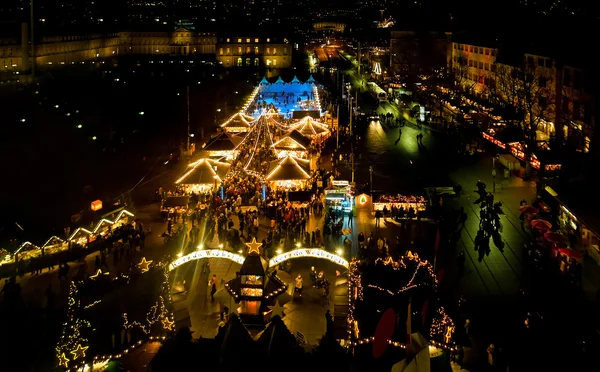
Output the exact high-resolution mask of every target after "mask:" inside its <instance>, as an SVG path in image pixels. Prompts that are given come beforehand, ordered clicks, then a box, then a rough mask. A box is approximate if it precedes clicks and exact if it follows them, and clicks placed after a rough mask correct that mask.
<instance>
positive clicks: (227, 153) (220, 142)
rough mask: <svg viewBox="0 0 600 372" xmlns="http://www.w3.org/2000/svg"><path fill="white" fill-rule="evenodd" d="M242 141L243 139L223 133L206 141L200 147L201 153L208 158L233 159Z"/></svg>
mask: <svg viewBox="0 0 600 372" xmlns="http://www.w3.org/2000/svg"><path fill="white" fill-rule="evenodd" d="M243 139H244V138H243V137H240V136H237V135H234V134H232V133H227V132H224V133H221V134H219V135H217V136H215V137H213V138H211V139H210V140H208V142H207V143H206V144H204V145H203V146H202V152H203V153H204V154H205V155H206V156H208V157H219V158H225V159H228V160H229V159H233V158H234V157H235V156H236V155H237V152H238V146H239V144H240V143H241V142H242V141H243Z"/></svg>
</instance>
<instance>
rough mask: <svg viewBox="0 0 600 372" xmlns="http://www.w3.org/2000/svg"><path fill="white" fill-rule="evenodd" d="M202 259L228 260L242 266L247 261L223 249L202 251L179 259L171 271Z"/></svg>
mask: <svg viewBox="0 0 600 372" xmlns="http://www.w3.org/2000/svg"><path fill="white" fill-rule="evenodd" d="M202 258H226V259H228V260H231V261H233V262H236V263H239V264H240V265H241V264H243V263H244V260H245V259H246V258H245V257H244V256H242V255H239V254H237V253H231V252H228V251H225V250H222V249H202V250H198V251H194V252H192V253H190V254H187V255H185V256H183V257H179V258H178V259H176V260H175V261H173V262H171V264H170V265H169V271H171V270H174V269H176V268H178V267H179V266H181V265H183V264H185V263H188V262H190V261H194V260H200V259H202Z"/></svg>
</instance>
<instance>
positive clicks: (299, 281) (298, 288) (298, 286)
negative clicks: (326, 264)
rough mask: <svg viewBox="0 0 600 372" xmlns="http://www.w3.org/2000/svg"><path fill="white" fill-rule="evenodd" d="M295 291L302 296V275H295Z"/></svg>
mask: <svg viewBox="0 0 600 372" xmlns="http://www.w3.org/2000/svg"><path fill="white" fill-rule="evenodd" d="M295 287H296V288H295V291H296V292H297V293H298V296H300V297H302V275H301V274H298V276H297V277H296V285H295Z"/></svg>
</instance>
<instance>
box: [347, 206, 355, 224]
mask: <svg viewBox="0 0 600 372" xmlns="http://www.w3.org/2000/svg"><path fill="white" fill-rule="evenodd" d="M353 219H354V213H352V209H350V212H348V227H352V220H353Z"/></svg>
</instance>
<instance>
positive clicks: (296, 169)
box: [266, 156, 310, 181]
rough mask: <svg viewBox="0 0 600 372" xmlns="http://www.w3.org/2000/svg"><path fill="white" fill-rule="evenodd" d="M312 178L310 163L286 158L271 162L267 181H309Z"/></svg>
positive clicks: (289, 157)
mask: <svg viewBox="0 0 600 372" xmlns="http://www.w3.org/2000/svg"><path fill="white" fill-rule="evenodd" d="M309 178H310V161H308V160H303V159H298V158H295V157H293V156H286V157H285V158H283V159H282V160H276V161H273V162H271V166H270V167H269V172H268V175H267V177H266V180H267V181H288V180H307V179H309Z"/></svg>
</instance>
